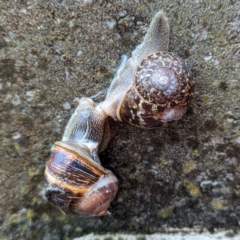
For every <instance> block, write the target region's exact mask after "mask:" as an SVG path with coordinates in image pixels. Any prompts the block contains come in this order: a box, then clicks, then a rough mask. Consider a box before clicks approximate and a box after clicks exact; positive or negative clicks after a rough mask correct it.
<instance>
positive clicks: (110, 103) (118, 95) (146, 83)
mask: <svg viewBox="0 0 240 240" xmlns="http://www.w3.org/2000/svg"><path fill="white" fill-rule="evenodd" d="M168 42H169V25H168V20H167V18H166V17H165V15H164V14H163V13H162V12H159V13H157V14H156V15H155V17H154V18H153V20H152V22H151V24H150V27H149V30H148V32H147V34H146V36H145V37H144V40H143V42H142V44H140V45H139V46H137V48H136V49H135V50H134V51H133V53H132V57H131V58H129V59H127V60H125V62H124V63H122V64H121V66H120V67H119V69H118V72H117V74H116V75H115V78H114V79H113V81H112V83H111V85H110V87H109V89H108V91H107V94H106V97H105V100H104V101H103V102H100V103H99V104H95V103H94V102H93V101H92V99H91V98H87V97H83V98H81V99H76V101H77V102H78V107H77V108H76V110H75V112H74V114H73V115H72V116H71V118H70V120H69V122H68V124H67V127H66V129H65V132H64V135H63V138H62V140H61V141H59V142H56V143H55V144H54V146H53V148H52V152H51V156H50V158H49V160H48V162H47V165H46V169H45V183H46V196H47V198H48V200H49V201H51V202H52V203H54V204H55V205H57V206H59V207H60V208H61V209H62V210H63V211H64V212H66V211H68V210H70V211H71V212H74V213H81V214H89V215H95V216H102V215H105V214H107V213H108V211H107V209H108V207H109V205H110V203H111V201H112V200H113V199H114V197H115V196H116V193H117V190H118V180H117V178H116V177H115V175H114V174H113V173H112V172H111V171H110V170H107V169H104V168H103V167H102V166H101V163H100V160H99V158H98V153H99V152H101V151H103V150H104V149H105V148H106V146H107V144H108V141H109V139H110V135H111V130H110V125H109V122H108V118H109V117H111V118H113V119H114V120H116V121H120V122H126V123H129V124H131V125H134V126H137V127H141V128H147V129H152V128H157V127H160V126H163V125H166V124H167V123H168V122H172V121H175V120H178V119H180V118H181V117H182V116H183V115H184V114H185V112H186V111H187V109H188V107H189V104H190V101H191V99H192V97H193V91H194V87H193V78H192V73H191V70H190V68H189V66H188V65H187V63H186V62H185V61H184V60H183V59H181V58H180V57H178V56H177V55H175V54H173V53H170V52H166V51H167V49H168Z"/></svg>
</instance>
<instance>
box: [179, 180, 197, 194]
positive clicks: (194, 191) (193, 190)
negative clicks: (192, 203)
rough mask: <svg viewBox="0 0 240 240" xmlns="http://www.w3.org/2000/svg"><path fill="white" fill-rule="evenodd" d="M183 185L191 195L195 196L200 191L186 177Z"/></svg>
mask: <svg viewBox="0 0 240 240" xmlns="http://www.w3.org/2000/svg"><path fill="white" fill-rule="evenodd" d="M183 186H184V187H185V188H186V189H187V191H188V193H189V195H190V196H192V197H197V196H198V195H199V193H200V191H199V188H198V186H197V185H196V184H195V183H194V182H191V181H189V180H188V179H184V180H183Z"/></svg>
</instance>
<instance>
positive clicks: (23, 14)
mask: <svg viewBox="0 0 240 240" xmlns="http://www.w3.org/2000/svg"><path fill="white" fill-rule="evenodd" d="M160 9H162V10H163V11H164V12H165V13H166V15H167V16H168V18H169V23H170V28H171V33H170V49H169V50H170V51H171V52H174V53H176V54H178V55H179V56H181V57H182V58H187V59H188V61H189V62H190V63H191V65H192V70H193V74H194V78H195V85H196V94H195V98H194V101H193V103H192V106H191V108H190V110H189V111H188V112H187V114H186V116H184V118H183V119H182V120H180V121H179V122H177V123H174V124H173V125H171V126H169V127H168V128H164V129H158V130H152V131H148V130H141V129H136V128H134V127H131V126H126V125H124V124H119V125H120V128H119V132H118V134H117V136H116V138H115V139H114V140H113V141H112V143H111V144H110V146H109V147H108V149H107V150H106V151H105V152H104V153H103V154H101V156H100V158H101V160H102V163H103V165H104V166H105V167H106V168H109V169H111V170H112V171H113V172H114V173H115V174H116V175H117V177H118V178H119V183H120V187H119V192H118V194H117V197H116V199H115V200H114V201H113V202H112V204H111V207H110V209H109V210H110V211H111V212H112V215H111V216H106V217H101V218H90V217H87V218H86V217H85V218H83V217H80V216H75V215H67V216H64V215H63V214H62V213H61V212H60V211H59V210H58V209H57V208H55V207H53V206H52V205H51V204H50V203H48V202H47V200H46V198H45V197H44V181H43V171H44V167H45V163H46V160H47V157H48V156H49V153H50V149H51V145H52V144H53V143H54V142H55V141H56V140H60V139H61V136H62V133H63V131H64V127H65V125H66V122H67V121H68V119H69V117H70V115H71V114H72V112H73V110H74V108H75V105H74V103H73V99H74V98H75V97H81V96H91V95H95V94H97V93H98V92H99V91H101V90H105V89H106V88H107V87H108V86H109V83H110V82H111V80H112V78H113V75H114V72H115V69H116V68H117V65H118V63H119V61H120V58H121V55H122V54H127V55H130V54H131V52H132V50H133V49H134V48H135V47H136V46H137V45H138V44H139V43H140V42H141V40H142V38H143V36H144V34H145V33H146V30H147V28H148V26H149V23H150V21H151V18H152V16H153V15H154V13H156V12H157V11H158V10H160ZM239 59H240V1H239V0H216V1H210V0H206V1H202V0H194V1H192V0H191V1H190V0H178V1H167V0H163V1H152V0H145V1H142V0H140V1H137V0H136V1H87V0H78V1H73V0H68V1H67V0H43V1H38V0H21V1H16V0H8V1H6V0H2V1H0V112H1V114H0V136H1V144H0V161H1V166H0V192H1V195H0V202H1V207H0V232H1V236H0V240H3V239H33V237H34V239H44V240H47V239H51V240H52V239H53V240H54V239H65V240H66V239H73V238H74V237H80V236H82V235H83V234H88V233H91V232H94V233H101V234H103V233H106V232H110V233H116V232H124V233H143V234H147V233H155V232H159V233H166V232H167V229H171V228H176V229H181V228H185V227H187V228H190V229H193V231H196V232H201V229H207V230H208V231H210V232H217V231H218V230H219V229H224V230H226V231H230V232H231V234H232V236H234V234H235V233H236V232H238V229H239V225H240V157H239V156H240V140H239V138H240V104H239V103H240V94H239V92H240V74H239V72H240V62H239ZM100 100H101V99H100ZM195 227H198V228H195ZM194 229H195V230H194Z"/></svg>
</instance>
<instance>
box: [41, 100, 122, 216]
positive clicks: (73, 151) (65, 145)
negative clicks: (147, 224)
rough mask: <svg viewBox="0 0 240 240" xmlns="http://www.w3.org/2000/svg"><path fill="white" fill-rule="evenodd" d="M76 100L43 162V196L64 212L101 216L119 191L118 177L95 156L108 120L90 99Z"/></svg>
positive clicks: (103, 143) (104, 138) (106, 137)
mask: <svg viewBox="0 0 240 240" xmlns="http://www.w3.org/2000/svg"><path fill="white" fill-rule="evenodd" d="M77 101H78V107H77V108H76V110H75V112H74V114H73V115H72V117H71V118H70V121H69V123H68V125H67V127H66V130H65V133H64V135H63V138H62V141H59V142H56V143H55V145H54V147H53V149H52V152H51V156H50V157H49V160H48V162H47V164H46V169H45V185H46V197H47V198H48V200H49V201H50V202H52V203H53V204H54V205H56V206H58V207H60V208H61V209H62V210H63V211H64V212H68V211H70V212H73V213H78V214H88V215H93V216H102V215H105V214H107V213H108V211H107V209H108V207H109V205H110V203H111V201H112V200H113V199H114V197H115V195H116V193H117V190H118V180H117V178H116V177H115V175H114V174H113V173H112V172H111V171H110V170H107V169H104V168H103V167H102V166H101V164H100V161H99V159H98V152H99V151H101V150H103V149H104V148H105V147H106V145H107V142H108V140H109V136H110V135H109V134H110V133H109V129H108V128H109V126H108V121H107V119H106V115H105V114H104V113H103V112H102V110H101V109H100V108H98V107H97V106H96V105H95V104H94V103H93V101H92V100H91V99H90V98H82V99H81V100H78V99H77Z"/></svg>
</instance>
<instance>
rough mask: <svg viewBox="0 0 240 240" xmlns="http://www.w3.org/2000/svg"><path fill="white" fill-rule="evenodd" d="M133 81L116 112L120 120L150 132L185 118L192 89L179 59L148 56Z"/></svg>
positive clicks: (188, 73)
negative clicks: (183, 116) (147, 129)
mask: <svg viewBox="0 0 240 240" xmlns="http://www.w3.org/2000/svg"><path fill="white" fill-rule="evenodd" d="M134 78H135V79H134V83H133V84H132V86H131V88H130V89H129V90H128V91H127V93H126V94H125V97H124V99H123V100H122V103H121V104H120V107H119V109H118V118H119V119H120V120H122V121H124V122H127V123H130V124H132V125H134V126H137V127H142V128H150V129H151V128H157V127H159V126H162V125H166V123H167V122H171V121H174V120H178V119H180V118H181V117H182V115H183V114H185V112H186V110H187V108H188V107H189V104H190V102H191V100H192V98H193V92H194V86H193V77H192V73H191V70H190V68H189V66H188V65H187V64H186V62H185V61H184V60H183V59H182V58H180V57H179V56H177V55H176V54H174V53H170V52H163V51H161V52H156V53H152V54H150V55H148V56H146V57H145V58H144V59H143V60H142V61H141V62H140V64H139V65H138V67H137V70H136V72H135V76H134ZM166 79H167V80H166Z"/></svg>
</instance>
